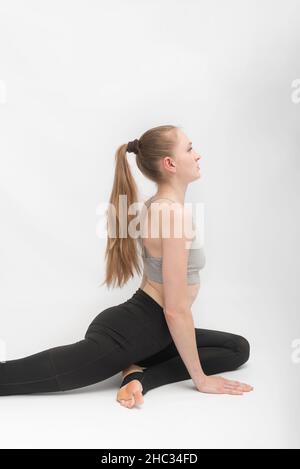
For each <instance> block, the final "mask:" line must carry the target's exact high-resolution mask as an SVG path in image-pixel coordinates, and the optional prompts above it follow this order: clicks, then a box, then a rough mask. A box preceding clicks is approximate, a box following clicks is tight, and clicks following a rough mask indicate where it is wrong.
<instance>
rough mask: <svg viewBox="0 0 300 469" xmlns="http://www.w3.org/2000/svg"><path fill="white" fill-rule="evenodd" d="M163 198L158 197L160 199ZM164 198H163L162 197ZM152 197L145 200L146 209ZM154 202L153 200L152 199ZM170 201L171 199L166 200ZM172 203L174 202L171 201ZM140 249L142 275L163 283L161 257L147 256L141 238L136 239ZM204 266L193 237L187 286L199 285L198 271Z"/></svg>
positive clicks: (197, 243) (198, 244)
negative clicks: (142, 264) (142, 262)
mask: <svg viewBox="0 0 300 469" xmlns="http://www.w3.org/2000/svg"><path fill="white" fill-rule="evenodd" d="M162 198H163V197H160V199H162ZM164 198H165V197H164ZM152 199H153V197H151V198H150V199H149V200H147V201H146V202H144V203H145V205H146V207H149V205H150V204H151V202H152ZM154 200H155V199H154ZM168 200H171V199H168ZM172 202H174V200H173V201H172ZM137 239H138V240H139V242H140V244H141V248H142V258H143V261H144V273H145V274H146V276H147V277H148V278H149V279H150V280H153V281H154V282H158V283H163V278H162V257H154V256H149V255H148V253H147V249H146V247H145V246H144V245H143V240H142V238H141V236H139V237H138V238H137ZM204 266H205V255H204V249H203V247H202V246H201V245H200V241H199V239H198V237H197V234H196V235H195V237H194V239H193V240H192V243H191V245H190V248H189V255H188V261H187V284H188V285H193V284H196V283H200V275H199V270H200V269H202V268H203V267H204Z"/></svg>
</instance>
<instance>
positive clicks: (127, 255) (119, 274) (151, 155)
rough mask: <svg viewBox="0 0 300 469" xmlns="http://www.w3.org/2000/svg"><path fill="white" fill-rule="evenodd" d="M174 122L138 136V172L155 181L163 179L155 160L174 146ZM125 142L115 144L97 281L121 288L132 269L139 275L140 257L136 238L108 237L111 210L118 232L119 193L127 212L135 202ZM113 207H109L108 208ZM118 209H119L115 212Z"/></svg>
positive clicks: (130, 274)
mask: <svg viewBox="0 0 300 469" xmlns="http://www.w3.org/2000/svg"><path fill="white" fill-rule="evenodd" d="M177 129H178V126H175V125H160V126H158V127H153V128H152V129H149V130H147V131H146V132H145V133H143V135H142V136H141V137H140V138H139V142H138V150H137V154H136V164H137V166H138V168H139V169H140V171H141V172H142V173H143V174H144V176H146V177H147V178H149V179H150V180H152V181H153V182H155V183H156V184H158V183H160V182H163V181H164V177H163V173H162V172H161V170H160V168H159V160H160V159H162V158H163V157H165V156H167V155H172V152H173V149H174V145H175V143H176V138H177V134H176V130H177ZM126 152H127V143H124V144H123V145H121V146H119V147H118V149H117V151H116V154H115V175H114V181H113V187H112V191H111V194H110V198H109V208H108V211H107V215H106V227H107V231H108V238H107V244H106V250H105V261H106V272H105V280H104V282H102V283H101V286H102V285H103V284H106V285H107V287H108V288H109V287H110V286H113V287H115V286H118V287H122V286H123V285H124V284H126V283H127V282H128V280H129V279H130V277H133V276H134V273H135V271H136V272H137V273H138V274H139V275H140V274H141V273H142V272H141V269H142V268H141V266H140V264H139V261H140V257H139V255H138V249H137V243H136V239H134V238H132V237H131V236H126V237H118V236H116V237H114V238H113V237H110V236H109V234H110V232H111V231H110V230H111V226H112V222H111V216H112V212H113V213H114V215H113V216H114V217H115V232H116V233H119V226H120V220H119V213H121V218H122V220H123V219H124V217H122V213H123V212H122V210H124V205H121V208H120V205H119V203H120V199H119V196H121V195H126V196H127V198H126V200H127V207H126V210H127V213H128V208H129V206H130V205H131V204H133V203H135V202H139V201H138V189H137V185H136V183H135V180H134V178H133V176H132V173H131V170H130V166H129V164H128V161H127V155H126ZM111 207H113V210H112V209H111ZM119 210H120V211H119ZM132 218H133V215H130V214H128V216H127V233H128V225H129V223H130V220H131V219H132Z"/></svg>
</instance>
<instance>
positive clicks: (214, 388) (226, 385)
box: [196, 375, 253, 395]
mask: <svg viewBox="0 0 300 469" xmlns="http://www.w3.org/2000/svg"><path fill="white" fill-rule="evenodd" d="M196 387H197V389H198V391H200V392H204V393H210V394H239V395H241V394H243V392H249V391H252V390H253V386H251V385H250V384H246V383H241V382H240V381H234V380H231V379H226V378H223V376H206V375H205V376H204V377H203V378H202V379H201V381H200V383H198V384H197V385H196Z"/></svg>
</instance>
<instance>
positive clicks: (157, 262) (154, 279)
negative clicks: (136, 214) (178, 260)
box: [139, 196, 205, 307]
mask: <svg viewBox="0 0 300 469" xmlns="http://www.w3.org/2000/svg"><path fill="white" fill-rule="evenodd" d="M154 201H156V204H154V205H153V204H152V203H153V202H154ZM158 201H163V202H158ZM174 202H175V203H176V201H174V200H171V199H167V198H155V197H154V196H153V197H151V198H150V199H148V200H146V201H145V202H144V203H145V205H146V207H147V209H146V210H147V213H146V215H145V217H147V223H146V237H140V238H139V241H140V243H141V249H142V256H143V261H144V275H143V279H142V283H141V285H140V287H139V288H141V289H142V290H144V291H145V292H146V293H148V295H150V296H151V297H152V298H153V299H154V300H155V301H157V303H159V304H160V306H162V307H164V288H163V279H162V239H161V232H162V230H161V223H162V219H161V217H160V216H157V212H156V210H157V209H158V210H159V211H161V213H163V210H161V208H162V204H164V203H167V204H168V205H171V204H172V203H174ZM153 215H154V216H153ZM145 219H146V218H145ZM158 225H160V226H158ZM151 233H153V237H151V236H150V234H151ZM143 234H144V232H143ZM155 236H156V237H155ZM187 248H188V249H189V255H188V259H187V295H188V307H191V305H192V303H193V302H194V300H195V298H196V296H197V294H198V291H199V289H200V276H199V270H200V269H201V268H203V267H204V265H205V256H204V251H203V248H202V247H201V246H200V245H199V242H198V240H197V239H196V237H195V239H191V240H190V241H188V242H187Z"/></svg>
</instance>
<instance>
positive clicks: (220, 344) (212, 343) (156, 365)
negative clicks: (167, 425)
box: [126, 328, 250, 395]
mask: <svg viewBox="0 0 300 469" xmlns="http://www.w3.org/2000/svg"><path fill="white" fill-rule="evenodd" d="M195 334H196V342H197V349H198V353H199V358H200V362H201V366H202V368H203V371H204V373H205V374H206V375H212V374H216V373H223V372H226V371H232V370H235V369H236V368H238V367H239V366H241V365H242V364H243V363H245V362H246V361H247V360H248V358H249V356H250V345H249V342H248V341H247V339H245V338H244V337H242V336H240V335H237V334H232V333H230V332H223V331H215V330H210V329H198V328H196V329H195ZM134 363H135V364H136V365H139V366H141V367H146V369H145V370H144V371H143V372H138V373H135V375H133V377H134V378H135V379H139V380H140V381H141V383H142V386H143V395H144V394H146V393H147V392H148V391H149V390H150V389H154V388H157V387H159V386H163V385H164V384H170V383H174V382H177V381H183V380H187V379H191V377H190V375H189V373H188V371H187V369H186V367H185V365H184V362H183V360H182V358H181V357H180V355H179V353H178V351H177V348H176V346H175V344H174V342H173V341H172V342H171V343H170V345H168V346H167V347H166V348H164V349H163V350H161V351H160V352H158V353H156V354H155V355H152V356H150V357H147V358H146V359H143V360H140V361H135V362H134ZM129 381H130V378H129V375H128V377H127V380H126V382H129Z"/></svg>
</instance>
